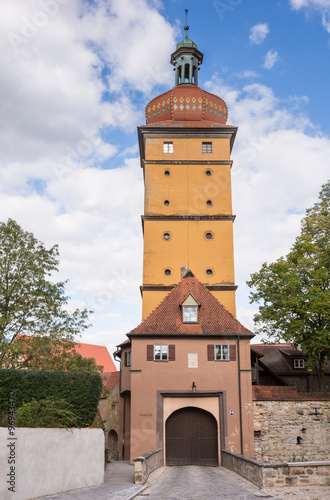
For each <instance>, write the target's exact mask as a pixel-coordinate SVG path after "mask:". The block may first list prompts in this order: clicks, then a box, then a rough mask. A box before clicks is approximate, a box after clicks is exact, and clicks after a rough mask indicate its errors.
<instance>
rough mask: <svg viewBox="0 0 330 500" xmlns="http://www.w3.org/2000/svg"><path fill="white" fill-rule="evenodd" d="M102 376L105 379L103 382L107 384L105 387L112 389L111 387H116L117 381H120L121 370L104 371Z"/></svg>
mask: <svg viewBox="0 0 330 500" xmlns="http://www.w3.org/2000/svg"><path fill="white" fill-rule="evenodd" d="M101 376H102V379H103V384H104V385H105V387H107V388H108V389H109V390H110V391H111V389H113V388H114V386H115V385H116V384H117V382H118V381H119V376H120V373H119V372H110V373H109V372H107V373H104V372H103V373H102V374H101Z"/></svg>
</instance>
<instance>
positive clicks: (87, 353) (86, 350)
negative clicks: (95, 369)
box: [75, 342, 117, 373]
mask: <svg viewBox="0 0 330 500" xmlns="http://www.w3.org/2000/svg"><path fill="white" fill-rule="evenodd" d="M75 346H76V347H75V351H76V352H77V353H78V354H81V356H82V357H83V358H94V359H95V361H96V364H97V365H101V366H103V373H105V372H114V371H117V369H116V367H115V364H114V362H113V361H112V358H111V356H110V354H109V351H108V349H107V348H106V347H105V346H102V345H94V344H82V343H81V342H75Z"/></svg>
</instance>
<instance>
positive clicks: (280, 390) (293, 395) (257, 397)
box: [252, 385, 330, 401]
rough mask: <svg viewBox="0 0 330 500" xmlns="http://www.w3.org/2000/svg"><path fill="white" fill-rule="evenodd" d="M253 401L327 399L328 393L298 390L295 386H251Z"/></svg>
mask: <svg viewBox="0 0 330 500" xmlns="http://www.w3.org/2000/svg"><path fill="white" fill-rule="evenodd" d="M252 399H253V401H329V400H330V394H327V393H317V392H314V393H313V394H311V393H307V392H298V390H297V387H296V386H284V387H283V386H282V387H281V386H268V385H254V386H252Z"/></svg>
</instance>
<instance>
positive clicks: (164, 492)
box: [136, 466, 271, 500]
mask: <svg viewBox="0 0 330 500" xmlns="http://www.w3.org/2000/svg"><path fill="white" fill-rule="evenodd" d="M143 497H145V498H147V499H148V500H181V499H183V500H197V499H198V500H213V499H219V498H221V499H226V498H228V499H229V498H230V499H231V500H232V499H235V500H257V499H258V498H271V497H270V495H269V494H267V493H263V492H261V491H260V490H259V488H257V487H256V486H253V485H252V484H251V483H249V482H248V481H245V480H244V479H242V478H240V477H239V476H237V475H236V474H235V475H234V474H232V473H231V472H229V471H227V470H226V469H222V468H221V467H197V466H196V467H195V466H189V467H165V468H164V469H163V472H162V473H161V474H160V475H159V476H158V477H157V478H155V477H153V478H152V481H151V484H150V486H149V487H148V488H146V489H145V490H144V491H143V492H142V493H141V494H140V495H139V496H137V497H136V500H138V499H141V500H142V498H143Z"/></svg>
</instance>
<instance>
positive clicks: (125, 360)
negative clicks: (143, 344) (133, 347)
mask: <svg viewBox="0 0 330 500" xmlns="http://www.w3.org/2000/svg"><path fill="white" fill-rule="evenodd" d="M124 366H127V351H126V352H125V356H124Z"/></svg>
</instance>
